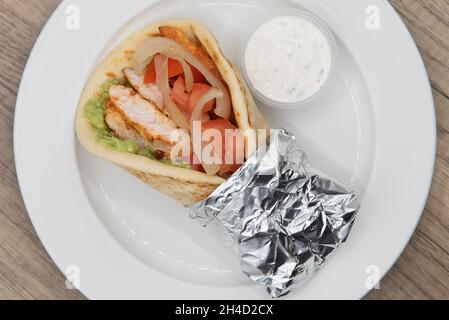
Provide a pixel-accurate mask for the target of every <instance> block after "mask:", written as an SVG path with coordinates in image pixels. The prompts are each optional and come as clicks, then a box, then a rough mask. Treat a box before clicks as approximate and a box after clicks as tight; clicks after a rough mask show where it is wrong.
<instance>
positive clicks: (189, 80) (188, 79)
mask: <svg viewBox="0 0 449 320" xmlns="http://www.w3.org/2000/svg"><path fill="white" fill-rule="evenodd" d="M177 60H178V61H179V63H180V64H181V66H182V68H183V69H184V80H185V83H186V92H187V93H190V92H192V89H193V72H192V68H191V67H190V66H189V64H188V63H187V62H186V61H185V60H184V59H177Z"/></svg>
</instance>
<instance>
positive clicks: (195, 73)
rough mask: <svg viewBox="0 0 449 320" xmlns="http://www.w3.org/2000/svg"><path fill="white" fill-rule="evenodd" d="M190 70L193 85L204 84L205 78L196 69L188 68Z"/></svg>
mask: <svg viewBox="0 0 449 320" xmlns="http://www.w3.org/2000/svg"><path fill="white" fill-rule="evenodd" d="M190 67H191V68H192V74H193V82H195V83H206V78H205V77H204V76H203V74H202V73H201V72H199V71H198V69H197V68H195V67H193V66H190Z"/></svg>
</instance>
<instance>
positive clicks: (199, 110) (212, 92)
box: [190, 87, 223, 176]
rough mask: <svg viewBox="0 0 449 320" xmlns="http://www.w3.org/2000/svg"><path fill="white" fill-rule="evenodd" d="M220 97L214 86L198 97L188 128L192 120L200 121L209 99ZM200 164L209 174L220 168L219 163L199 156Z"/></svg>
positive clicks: (214, 173)
mask: <svg viewBox="0 0 449 320" xmlns="http://www.w3.org/2000/svg"><path fill="white" fill-rule="evenodd" d="M222 97H223V92H222V91H220V90H218V89H216V88H213V87H212V88H210V89H209V90H208V91H206V92H205V93H204V94H203V95H202V97H201V98H200V100H199V101H198V103H197V104H196V106H195V109H194V110H193V113H192V117H191V118H190V128H191V130H193V123H194V121H201V120H202V119H203V109H204V106H205V105H206V104H207V103H208V102H209V101H211V100H213V99H220V98H222ZM192 137H193V132H192ZM201 142H203V141H201ZM203 147H204V146H203ZM202 149H203V148H202ZM201 152H202V150H201ZM201 164H202V165H203V168H204V171H206V173H207V174H208V175H211V176H214V175H216V174H217V173H218V172H219V171H220V169H221V164H215V163H212V164H210V163H205V162H204V161H203V157H201Z"/></svg>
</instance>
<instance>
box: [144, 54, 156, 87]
mask: <svg viewBox="0 0 449 320" xmlns="http://www.w3.org/2000/svg"><path fill="white" fill-rule="evenodd" d="M155 82H156V66H155V64H154V59H153V60H151V62H150V64H149V65H148V67H147V71H146V72H145V76H144V78H143V83H145V84H147V83H155Z"/></svg>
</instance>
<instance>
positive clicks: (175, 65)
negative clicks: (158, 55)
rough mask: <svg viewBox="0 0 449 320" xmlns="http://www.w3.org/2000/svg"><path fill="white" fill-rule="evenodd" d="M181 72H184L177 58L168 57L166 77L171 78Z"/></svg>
mask: <svg viewBox="0 0 449 320" xmlns="http://www.w3.org/2000/svg"><path fill="white" fill-rule="evenodd" d="M181 74H184V69H183V68H182V64H181V63H180V62H179V61H178V60H173V59H170V58H168V78H169V79H171V78H174V77H176V76H179V75H181Z"/></svg>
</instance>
